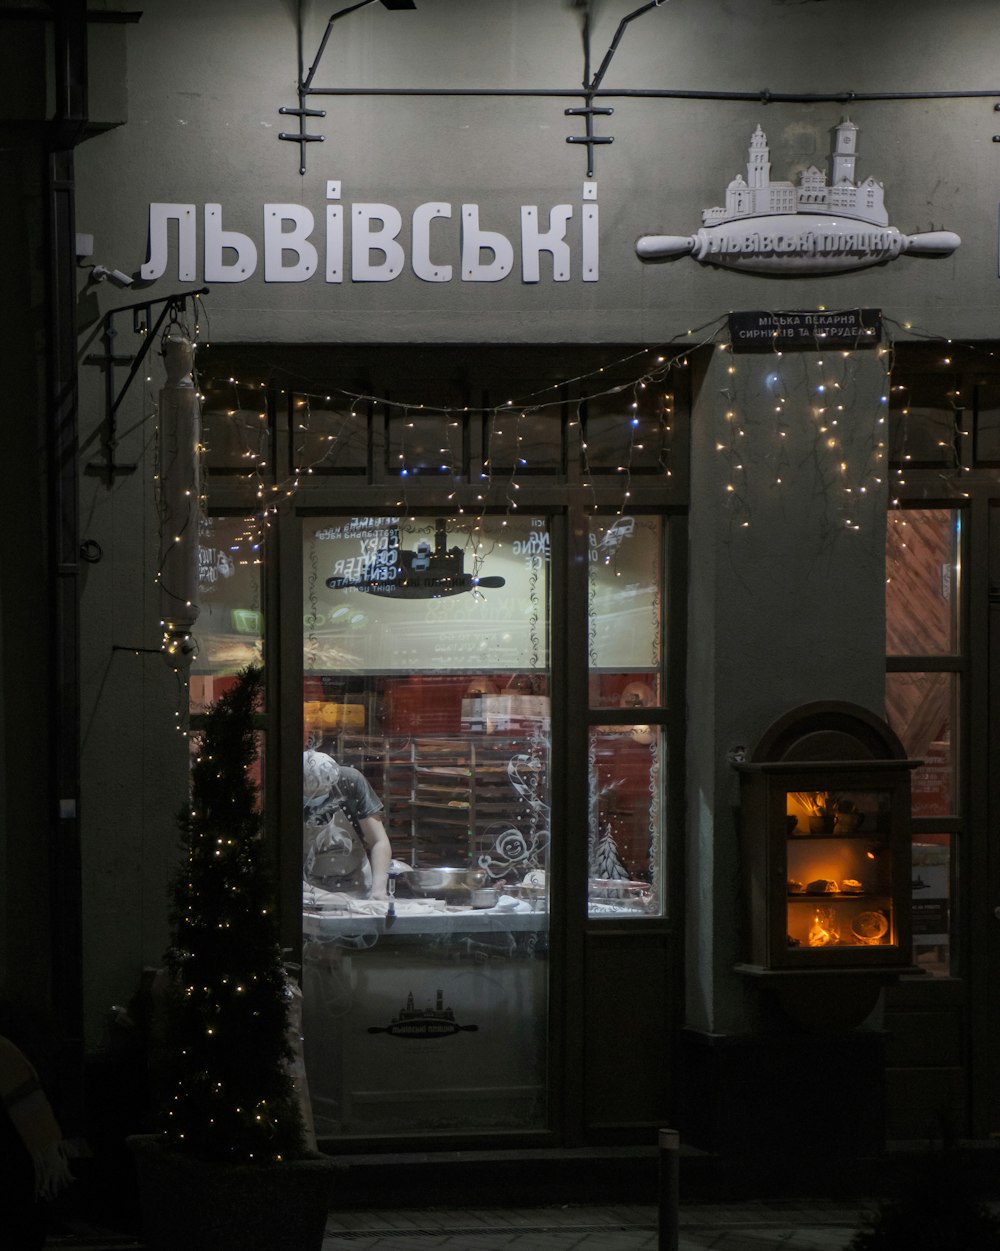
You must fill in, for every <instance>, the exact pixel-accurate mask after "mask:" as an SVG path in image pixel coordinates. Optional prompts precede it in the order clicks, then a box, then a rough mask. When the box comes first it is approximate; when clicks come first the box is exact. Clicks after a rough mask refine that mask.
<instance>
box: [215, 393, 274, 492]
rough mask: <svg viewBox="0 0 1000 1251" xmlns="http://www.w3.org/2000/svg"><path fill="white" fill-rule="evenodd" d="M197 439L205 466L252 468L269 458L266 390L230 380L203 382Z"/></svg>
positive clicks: (259, 465)
mask: <svg viewBox="0 0 1000 1251" xmlns="http://www.w3.org/2000/svg"><path fill="white" fill-rule="evenodd" d="M201 426H202V434H201V441H202V445H203V446H204V448H205V466H206V468H208V469H242V470H244V471H245V470H253V469H256V468H258V467H261V466H262V465H264V464H266V463H268V462H269V461H270V460H271V455H270V449H271V439H270V425H269V422H268V419H267V392H266V389H265V388H264V387H263V386H253V385H249V384H248V385H241V384H240V383H238V382H235V381H233V380H229V381H225V382H214V383H210V384H206V385H205V389H204V392H203V395H202V408H201Z"/></svg>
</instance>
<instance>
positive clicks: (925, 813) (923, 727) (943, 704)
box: [885, 673, 959, 817]
mask: <svg viewBox="0 0 1000 1251" xmlns="http://www.w3.org/2000/svg"><path fill="white" fill-rule="evenodd" d="M958 699H959V679H958V675H957V674H954V673H887V674H886V680H885V707H886V720H887V721H888V722H889V725H890V726H891V727H892V729H893V730H894V731H895V732H896V734H897V735H898V736H899V738H900V741H901V742H902V744H903V747H904V748H905V749H906V754H907V756H908V757H909V758H910V759H911V760H922V761H923V764H922V765H920V767H919V768H917V769H916V770H914V773H913V783H912V786H913V815H914V816H915V817H944V816H949V815H952V814H954V813H956V812H957V811H958V786H957V780H958V744H957V742H956V736H957V726H958V724H959V722H958V717H957V710H958Z"/></svg>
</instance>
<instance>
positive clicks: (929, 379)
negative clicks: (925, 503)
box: [889, 372, 962, 470]
mask: <svg viewBox="0 0 1000 1251" xmlns="http://www.w3.org/2000/svg"><path fill="white" fill-rule="evenodd" d="M961 405H962V400H961V392H960V391H959V388H958V379H957V377H956V376H955V375H954V374H952V373H950V372H949V373H941V374H906V375H904V376H900V375H894V376H893V385H892V389H891V391H890V400H889V448H890V453H889V455H890V460H891V461H892V462H893V463H894V464H898V465H900V466H902V467H903V469H904V470H905V467H906V466H907V465H908V464H912V465H920V464H923V465H953V464H955V463H956V448H955V440H956V438H957V434H956V429H957V422H958V414H959V412H960V409H961Z"/></svg>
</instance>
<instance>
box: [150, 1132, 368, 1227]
mask: <svg viewBox="0 0 1000 1251" xmlns="http://www.w3.org/2000/svg"><path fill="white" fill-rule="evenodd" d="M127 1141H128V1146H129V1149H130V1150H131V1152H132V1154H133V1157H134V1159H135V1165H136V1175H137V1178H138V1183H139V1204H140V1212H141V1216H142V1237H143V1245H144V1246H145V1248H146V1249H147V1251H247V1248H249V1247H261V1248H264V1247H266V1248H267V1251H320V1248H321V1247H322V1245H323V1232H324V1229H325V1227H326V1214H327V1209H328V1207H329V1201H330V1197H331V1195H332V1194H333V1190H334V1186H335V1185H336V1180H337V1177H338V1175H340V1174H342V1173H343V1172H345V1171H346V1165H344V1164H342V1163H341V1162H340V1161H338V1160H334V1159H331V1158H330V1157H328V1156H322V1155H315V1156H310V1157H309V1158H307V1159H303V1160H289V1161H285V1162H284V1163H281V1164H222V1163H218V1162H216V1161H211V1160H199V1159H196V1158H194V1157H192V1156H187V1155H182V1154H181V1153H180V1152H177V1151H171V1150H169V1149H167V1148H166V1147H164V1145H163V1143H162V1141H161V1139H160V1138H159V1137H158V1136H157V1135H156V1134H135V1135H132V1136H130V1137H129V1138H128V1140H127Z"/></svg>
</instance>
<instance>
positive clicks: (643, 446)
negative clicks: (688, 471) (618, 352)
mask: <svg viewBox="0 0 1000 1251" xmlns="http://www.w3.org/2000/svg"><path fill="white" fill-rule="evenodd" d="M673 419H674V397H673V393H672V392H671V391H669V390H665V389H664V388H663V386H662V385H656V384H654V383H650V384H649V385H643V384H638V385H634V386H631V387H626V388H624V389H622V390H617V389H616V391H615V393H614V394H611V395H595V396H591V397H590V398H589V399H588V400H587V401H586V421H585V424H584V430H585V439H584V441H585V446H584V458H583V459H584V466H585V468H586V469H587V470H589V471H590V472H593V473H620V474H629V473H635V474H648V473H669V465H670V440H671V434H672V431H673Z"/></svg>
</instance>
